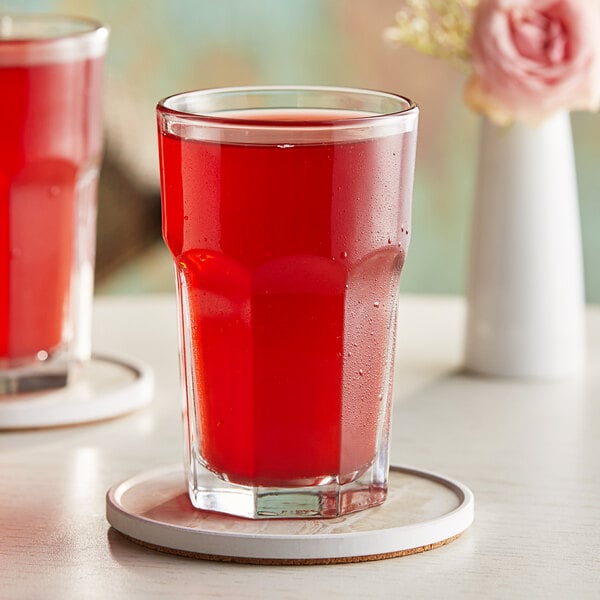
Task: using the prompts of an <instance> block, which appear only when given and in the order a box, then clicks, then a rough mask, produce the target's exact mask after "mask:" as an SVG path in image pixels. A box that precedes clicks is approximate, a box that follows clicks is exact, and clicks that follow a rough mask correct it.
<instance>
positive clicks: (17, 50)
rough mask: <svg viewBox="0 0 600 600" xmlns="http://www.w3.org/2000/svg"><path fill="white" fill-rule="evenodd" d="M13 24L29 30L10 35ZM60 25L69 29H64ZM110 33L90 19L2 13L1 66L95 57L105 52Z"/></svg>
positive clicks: (30, 13)
mask: <svg viewBox="0 0 600 600" xmlns="http://www.w3.org/2000/svg"><path fill="white" fill-rule="evenodd" d="M13 24H14V25H16V26H21V27H23V25H28V26H29V27H28V28H25V29H24V33H19V32H17V33H16V34H11V32H10V30H11V28H12V27H13ZM61 25H62V26H67V28H65V29H64V30H61V29H60V27H61ZM36 26H37V29H38V32H36V33H34V28H35V27H36ZM68 26H71V29H69V28H68ZM53 28H54V29H53ZM109 33H110V28H109V27H108V26H107V25H105V24H104V23H102V22H101V21H98V20H96V19H93V18H91V17H84V16H79V15H69V14H62V13H36V12H8V11H0V66H14V65H32V64H38V63H52V62H65V61H68V60H73V59H74V58H75V57H76V58H82V59H83V58H96V57H98V56H101V55H103V54H104V53H105V51H106V47H107V43H108V36H109Z"/></svg>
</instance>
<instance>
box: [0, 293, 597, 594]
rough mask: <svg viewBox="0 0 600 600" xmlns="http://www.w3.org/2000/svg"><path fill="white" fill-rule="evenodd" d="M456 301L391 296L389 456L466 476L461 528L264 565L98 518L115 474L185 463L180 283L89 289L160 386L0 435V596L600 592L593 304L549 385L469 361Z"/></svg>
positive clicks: (113, 332) (113, 338) (117, 342)
mask: <svg viewBox="0 0 600 600" xmlns="http://www.w3.org/2000/svg"><path fill="white" fill-rule="evenodd" d="M464 312H465V310H464V301H463V300H462V299H461V298H448V297H423V296H405V297H404V298H403V299H402V301H401V305H400V318H399V337H398V345H399V351H398V357H397V364H396V370H395V377H396V385H395V397H394V419H393V442H392V461H393V462H395V463H398V464H405V465H413V466H417V467H420V468H423V469H427V470H431V471H436V472H439V473H443V474H445V475H447V476H449V477H452V478H455V479H458V480H459V481H462V482H463V483H465V484H466V485H468V486H469V487H470V488H471V489H472V490H473V492H474V494H475V499H476V507H475V522H474V524H473V525H472V526H471V528H470V529H469V530H468V531H467V532H466V533H464V534H463V535H462V536H461V537H460V538H459V539H458V540H456V541H454V542H452V543H451V544H449V545H447V546H444V547H441V548H438V549H436V550H433V551H430V552H426V553H423V554H417V555H413V556H407V557H403V558H396V559H390V560H384V561H377V562H369V563H360V564H349V565H329V566H303V567H290V566H285V567H284V566H279V567H272V566H271V567H268V566H264V567H263V566H261V567H257V566H252V565H238V564H228V563H215V562H204V561H200V560H195V559H191V558H184V557H176V556H171V555H166V554H162V553H158V552H154V551H152V550H149V549H146V548H142V547H140V546H138V545H136V544H133V543H132V542H130V541H128V540H127V539H125V538H123V537H122V536H121V535H120V534H119V533H118V532H116V531H114V530H112V529H111V528H110V527H109V525H108V523H107V522H106V519H105V498H104V496H105V493H106V491H107V489H108V488H109V487H111V486H112V485H113V484H115V483H117V482H119V481H121V480H124V479H127V478H128V477H130V476H132V475H134V474H136V473H138V472H141V471H145V470H147V469H149V468H152V467H155V466H160V465H169V464H173V463H177V462H179V461H181V459H182V455H183V441H182V432H181V424H180V407H179V396H178V391H177V390H178V374H177V333H176V315H175V301H174V298H173V297H171V296H144V297H100V298H98V299H97V300H96V304H95V312H94V314H95V316H94V338H93V339H94V347H95V349H96V350H97V351H103V352H106V353H109V354H110V353H118V354H126V355H131V356H134V357H137V358H139V359H142V360H144V361H145V362H146V363H147V364H149V365H150V366H151V367H152V368H153V369H154V371H155V375H156V396H155V400H154V402H153V403H152V405H151V406H150V407H148V408H145V409H143V410H141V411H138V412H137V413H134V414H131V415H128V416H125V417H121V418H118V419H115V420H112V421H107V422H103V423H96V424H91V425H85V426H78V427H69V428H61V429H53V430H38V431H27V432H3V433H0V473H1V474H2V476H1V477H0V532H1V533H0V535H1V537H0V597H2V598H7V599H8V598H10V599H13V598H26V599H37V598H40V599H41V598H43V599H44V600H52V599H55V598H56V599H59V598H60V599H62V600H67V599H70V598H77V599H81V598H86V599H88V598H127V599H135V598H144V599H152V598H177V599H178V600H183V599H185V598H197V597H202V598H311V597H313V598H320V597H327V596H332V595H336V596H340V597H345V598H391V597H398V596H399V595H401V596H402V597H405V598H419V597H423V598H440V597H444V598H509V597H510V598H527V599H531V598H578V599H581V598H598V597H600V307H589V308H588V315H587V316H588V327H587V332H588V345H589V356H588V368H587V371H586V373H585V375H584V376H583V377H581V378H578V379H574V380H569V381H561V382H554V383H549V382H536V383H531V382H522V381H510V380H499V379H486V378H476V377H470V376H467V375H464V374H462V373H461V371H460V363H461V349H462V339H463V326H464Z"/></svg>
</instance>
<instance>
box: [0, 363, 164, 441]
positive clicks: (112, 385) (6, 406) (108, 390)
mask: <svg viewBox="0 0 600 600" xmlns="http://www.w3.org/2000/svg"><path fill="white" fill-rule="evenodd" d="M153 394H154V376H153V373H152V371H151V370H150V368H149V367H147V366H146V365H145V364H143V363H141V362H139V361H137V360H133V359H131V358H115V357H111V356H104V355H94V356H93V357H92V358H91V360H89V361H88V362H87V363H86V364H84V365H83V366H82V368H81V370H80V371H79V372H78V373H77V376H76V377H75V378H74V380H73V381H72V382H70V383H68V384H67V386H65V387H63V388H59V389H55V390H50V391H45V392H32V393H28V394H8V395H2V396H0V430H2V429H34V428H42V427H58V426H64V425H77V424H80V423H89V422H91V421H100V420H103V419H110V418H113V417H118V416H120V415H123V414H126V413H130V412H132V411H134V410H137V409H138V408H141V407H142V406H145V405H146V404H149V403H150V401H151V400H152V396H153Z"/></svg>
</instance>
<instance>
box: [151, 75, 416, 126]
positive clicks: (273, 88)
mask: <svg viewBox="0 0 600 600" xmlns="http://www.w3.org/2000/svg"><path fill="white" fill-rule="evenodd" d="M247 92H265V93H268V92H275V93H276V92H324V93H328V92H329V93H341V94H348V95H349V94H356V95H358V94H361V95H363V96H372V97H374V98H375V97H379V98H387V99H389V100H394V101H399V102H403V103H405V105H406V106H405V108H402V109H400V110H397V111H390V112H382V113H375V114H373V113H367V114H365V115H357V116H349V117H344V118H333V119H329V118H323V119H310V120H307V119H301V118H300V119H287V118H286V119H260V118H256V117H253V118H243V117H231V116H218V113H207V114H204V113H200V112H192V111H186V110H181V109H178V108H172V107H171V106H169V103H170V102H172V101H174V100H176V99H181V98H183V97H186V96H187V97H197V96H201V97H209V96H211V95H215V96H217V95H223V96H225V95H235V94H243V93H247ZM279 108H296V107H294V106H290V107H279ZM313 108H326V107H313ZM156 110H157V112H158V113H160V114H161V115H163V116H170V117H174V118H177V119H181V120H182V121H188V122H190V123H194V122H196V123H204V124H212V125H215V126H219V125H223V126H227V125H229V126H241V127H247V128H268V129H279V128H285V129H295V128H299V129H301V128H306V127H311V128H314V127H323V126H331V127H347V126H350V125H365V126H366V125H369V124H374V123H375V122H379V121H381V120H386V121H387V120H389V119H397V118H399V117H408V116H409V115H410V116H412V115H414V114H416V113H418V111H419V108H418V106H417V104H416V103H415V102H414V101H413V100H411V99H410V98H407V97H406V96H403V95H401V94H395V93H392V92H384V91H380V90H374V89H368V88H358V87H343V86H327V85H249V86H232V87H217V88H203V89H196V90H190V91H186V92H179V93H176V94H171V95H169V96H166V97H164V98H162V99H161V100H159V102H158V104H157V105H156ZM240 110H252V107H248V108H247V109H243V108H242V109H240ZM334 110H335V109H334Z"/></svg>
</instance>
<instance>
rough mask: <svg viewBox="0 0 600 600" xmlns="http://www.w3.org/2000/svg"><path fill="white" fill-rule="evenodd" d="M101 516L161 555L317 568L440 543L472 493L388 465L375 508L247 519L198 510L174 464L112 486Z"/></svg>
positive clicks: (467, 521)
mask: <svg viewBox="0 0 600 600" xmlns="http://www.w3.org/2000/svg"><path fill="white" fill-rule="evenodd" d="M106 514H107V519H108V521H109V523H110V524H111V525H112V526H113V528H114V529H116V530H117V531H118V532H120V533H121V534H122V535H124V536H125V537H126V538H128V539H129V540H131V541H133V542H135V543H136V544H139V545H141V546H144V547H146V548H150V549H152V550H157V551H160V552H166V553H169V554H176V555H180V556H186V557H193V558H198V559H203V560H212V561H222V562H236V563H248V564H258V565H319V564H336V563H354V562H365V561H373V560H382V559H387V558H397V557H401V556H407V555H410V554H416V553H419V552H425V551H428V550H433V549H435V548H439V547H440V546H443V545H445V544H448V543H450V542H452V541H454V540H455V539H457V538H458V537H459V536H460V534H461V533H463V532H464V531H465V530H466V529H467V528H468V527H469V526H470V525H471V523H472V521H473V515H474V498H473V494H472V492H471V491H470V490H469V488H467V487H466V486H464V485H463V484H461V483H459V482H457V481H453V480H450V479H447V478H445V477H442V476H440V475H436V474H434V473H429V472H427V471H422V470H418V469H413V468H410V467H401V466H393V467H391V469H390V481H389V491H388V499H387V500H386V501H385V502H384V504H383V505H381V506H378V507H376V508H371V509H368V510H364V511H361V512H357V513H353V514H350V515H345V516H343V517H339V518H335V519H266V520H264V519H263V520H252V519H244V518H240V517H233V516H229V515H224V514H221V513H214V512H208V511H202V510H198V509H195V508H194V507H193V506H192V505H191V503H190V501H189V498H188V496H187V489H186V484H185V481H184V475H183V472H182V470H181V467H179V466H177V467H168V468H163V469H156V470H153V471H149V472H146V473H142V474H140V475H138V476H136V477H133V478H131V479H129V480H127V481H125V482H123V483H121V484H118V485H116V486H114V487H113V488H111V489H110V490H109V491H108V493H107V503H106Z"/></svg>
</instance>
